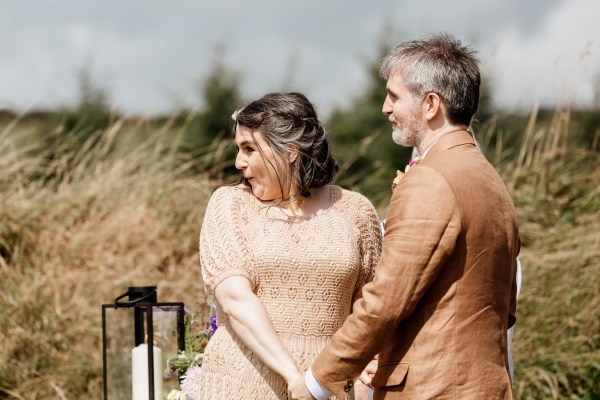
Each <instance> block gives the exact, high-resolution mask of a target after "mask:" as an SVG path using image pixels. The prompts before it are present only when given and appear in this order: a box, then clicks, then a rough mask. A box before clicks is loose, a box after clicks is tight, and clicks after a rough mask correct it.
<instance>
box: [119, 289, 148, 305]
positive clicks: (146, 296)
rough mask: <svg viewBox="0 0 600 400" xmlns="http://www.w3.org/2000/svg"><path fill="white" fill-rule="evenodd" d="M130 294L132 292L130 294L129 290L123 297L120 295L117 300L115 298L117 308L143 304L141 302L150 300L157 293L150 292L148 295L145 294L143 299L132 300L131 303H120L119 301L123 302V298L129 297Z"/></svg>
mask: <svg viewBox="0 0 600 400" xmlns="http://www.w3.org/2000/svg"><path fill="white" fill-rule="evenodd" d="M129 294H130V292H129V290H128V291H126V292H125V293H123V294H122V295H120V296H118V297H117V298H115V305H116V306H129V305H131V304H135V303H141V302H143V301H144V300H148V299H149V298H151V297H153V296H155V295H156V293H155V292H148V293H146V294H145V295H144V296H143V297H140V298H138V299H133V300H130V301H119V300H121V299H122V298H123V297H125V296H127V295H129Z"/></svg>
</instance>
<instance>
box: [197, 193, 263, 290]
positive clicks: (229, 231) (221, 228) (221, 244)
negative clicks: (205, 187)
mask: <svg viewBox="0 0 600 400" xmlns="http://www.w3.org/2000/svg"><path fill="white" fill-rule="evenodd" d="M241 193H242V189H239V188H235V187H231V186H225V187H222V188H219V189H217V190H216V191H215V192H214V193H213V195H212V196H211V198H210V200H209V201H208V205H207V206H206V213H205V214H204V221H203V222H202V229H201V231H200V269H201V271H202V279H203V280H204V287H205V290H206V292H207V293H208V294H214V291H215V288H216V287H217V285H218V284H219V283H221V282H222V281H223V280H224V279H225V278H228V277H230V276H244V277H246V278H248V280H250V282H251V283H252V286H253V287H256V282H255V279H254V276H253V273H252V268H251V266H252V259H251V253H250V251H249V250H248V241H247V235H246V232H245V229H244V228H245V227H246V226H247V225H248V215H247V212H248V211H247V207H244V205H245V203H244V199H243V198H242V197H241V196H240V194H241Z"/></svg>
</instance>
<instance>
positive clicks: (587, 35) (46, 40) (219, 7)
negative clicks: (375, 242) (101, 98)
mask: <svg viewBox="0 0 600 400" xmlns="http://www.w3.org/2000/svg"><path fill="white" fill-rule="evenodd" d="M599 15H600V0H452V1H448V0H430V1H428V2H417V1H408V0H405V1H402V0H395V1H392V0H379V1H368V2H367V1H364V0H302V1H293V2H292V1H285V0H253V1H243V0H236V1H234V0H217V1H204V0H194V1H192V0H187V1H183V0H171V1H165V0H160V1H158V0H118V1H116V0H103V1H88V0H71V1H69V0H25V1H19V0H4V1H2V2H1V5H0V57H1V61H0V108H10V109H13V110H15V111H22V110H24V109H27V108H52V107H56V106H60V105H67V104H72V103H74V102H75V99H76V98H77V95H78V86H77V84H78V80H77V76H78V72H79V71H81V70H82V69H83V68H84V67H86V66H87V67H89V68H90V70H91V73H92V76H93V78H94V80H95V81H96V82H97V83H98V84H99V85H100V86H101V87H104V88H106V89H107V91H108V93H109V95H110V103H111V105H112V106H113V107H116V108H118V109H120V110H121V111H123V112H126V113H134V112H135V113H144V114H152V113H159V112H166V111H169V110H172V109H173V108H175V107H177V106H178V105H182V104H183V105H187V106H197V105H198V104H199V95H198V85H199V82H200V81H201V79H202V78H203V77H204V76H206V74H207V73H208V71H209V70H210V67H211V65H212V63H213V60H214V55H215V49H216V48H218V47H219V46H222V47H224V49H225V50H224V53H223V54H224V56H223V57H224V61H225V64H226V65H227V66H228V67H229V68H231V69H233V70H235V71H238V72H239V73H240V74H241V88H242V92H243V95H244V96H245V97H246V98H253V97H257V96H260V95H261V94H263V93H265V92H268V91H276V90H291V89H293V90H300V91H302V92H304V93H305V94H306V95H307V96H308V97H309V98H310V99H311V100H312V101H313V102H314V103H316V105H317V107H318V108H319V110H320V111H321V112H326V111H328V110H330V109H331V108H332V107H333V106H335V105H341V106H343V105H345V104H347V103H348V99H350V98H352V96H354V95H356V94H357V93H359V92H360V90H361V88H362V87H363V86H364V83H365V79H366V74H365V63H366V60H373V59H375V57H377V45H378V43H379V41H380V38H381V36H382V33H383V31H384V26H385V25H386V24H388V25H390V26H391V27H393V30H394V31H393V33H392V34H391V35H390V37H389V39H390V42H392V43H397V42H399V41H400V40H404V39H413V38H419V37H421V36H423V35H424V34H426V33H427V32H434V31H446V32H450V33H453V34H454V35H456V36H457V37H458V38H459V39H461V40H463V41H465V42H467V43H470V44H472V45H473V46H474V47H475V48H476V49H477V50H478V52H479V56H480V58H481V60H482V70H483V71H485V76H486V77H487V78H488V79H490V80H491V82H492V85H493V96H494V100H495V102H496V104H497V105H500V106H502V107H507V108H510V109H512V108H515V107H519V108H523V107H526V108H530V107H531V106H532V104H533V102H534V101H535V99H537V98H539V99H540V100H541V101H542V103H544V104H561V103H564V102H565V101H567V99H569V98H570V97H571V96H572V97H573V98H574V99H575V102H576V104H580V105H589V104H592V103H593V102H594V99H595V98H596V97H595V96H597V92H598V88H597V86H598V84H599V82H600V22H599V21H598V16H599ZM383 96H384V82H383V81H382V101H383Z"/></svg>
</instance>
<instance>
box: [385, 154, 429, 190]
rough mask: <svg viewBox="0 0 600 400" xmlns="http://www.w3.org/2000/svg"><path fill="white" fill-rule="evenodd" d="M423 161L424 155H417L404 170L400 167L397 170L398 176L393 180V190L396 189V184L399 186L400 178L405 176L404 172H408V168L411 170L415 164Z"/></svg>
mask: <svg viewBox="0 0 600 400" xmlns="http://www.w3.org/2000/svg"><path fill="white" fill-rule="evenodd" d="M421 161H423V157H421V156H417V157H415V158H413V159H412V160H410V162H409V163H408V165H407V166H406V167H404V172H402V171H400V170H399V169H398V170H396V177H395V178H394V180H393V181H392V192H393V191H394V189H396V186H398V184H399V183H400V180H401V179H402V178H403V177H404V174H406V173H407V172H408V170H410V169H411V168H412V167H413V166H414V165H416V164H418V163H420V162H421Z"/></svg>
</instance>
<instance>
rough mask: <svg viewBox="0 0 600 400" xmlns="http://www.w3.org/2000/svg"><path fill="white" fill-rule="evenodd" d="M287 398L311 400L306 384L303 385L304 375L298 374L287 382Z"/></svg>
mask: <svg viewBox="0 0 600 400" xmlns="http://www.w3.org/2000/svg"><path fill="white" fill-rule="evenodd" d="M288 397H289V398H290V399H291V400H313V399H314V397H313V396H312V394H310V392H309V390H308V388H307V387H306V384H305V383H304V374H303V373H300V374H298V375H297V376H295V377H294V379H292V380H291V381H289V382H288Z"/></svg>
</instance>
